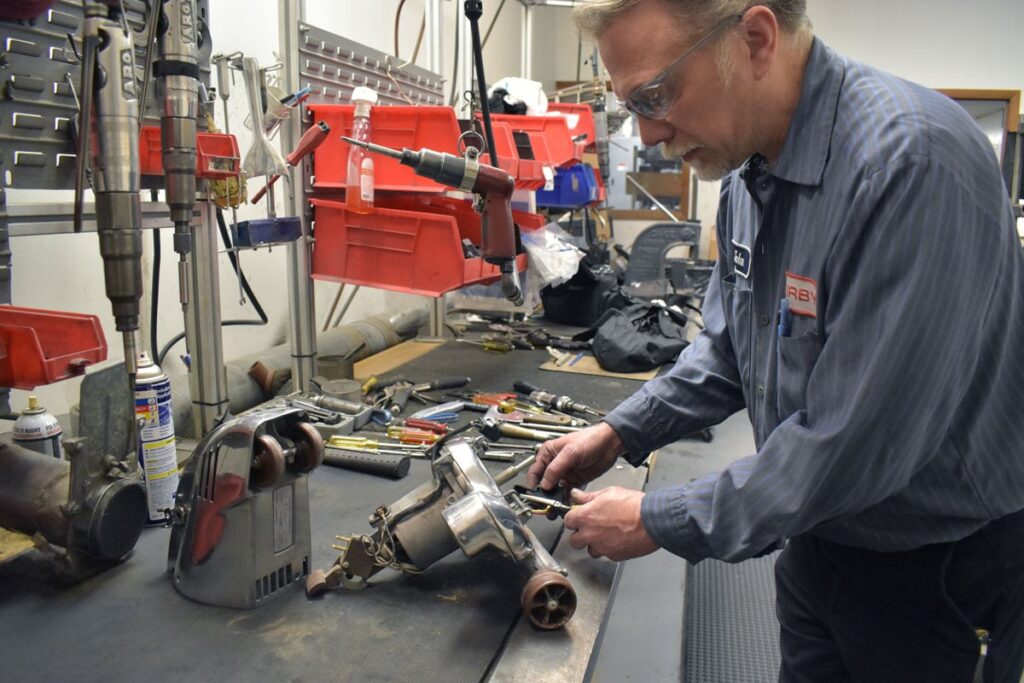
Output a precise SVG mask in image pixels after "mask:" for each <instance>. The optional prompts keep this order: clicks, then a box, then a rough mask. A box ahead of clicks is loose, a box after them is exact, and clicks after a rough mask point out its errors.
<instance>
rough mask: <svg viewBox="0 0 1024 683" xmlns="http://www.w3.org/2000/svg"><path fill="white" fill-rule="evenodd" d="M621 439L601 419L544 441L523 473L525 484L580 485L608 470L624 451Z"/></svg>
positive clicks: (532, 485) (541, 485)
mask: <svg viewBox="0 0 1024 683" xmlns="http://www.w3.org/2000/svg"><path fill="white" fill-rule="evenodd" d="M623 450H624V448H623V445H622V440H621V439H619V435H618V434H616V433H615V430H614V429H612V428H611V427H610V426H608V425H607V424H605V423H604V422H599V423H597V424H596V425H592V426H590V427H587V428H586V429H581V430H580V431H578V432H573V433H572V434H566V435H565V436H561V437H559V438H557V439H554V440H552V441H548V442H545V443H544V445H543V446H541V447H540V450H538V451H537V460H536V462H534V463H533V465H532V466H531V467H530V471H529V472H527V474H526V485H527V486H528V487H529V488H531V489H532V488H536V487H537V484H538V483H539V484H540V487H541V488H542V489H544V490H545V491H550V490H552V489H554V488H555V487H556V486H558V484H559V482H562V481H564V482H566V483H567V484H568V485H569V486H583V485H584V484H586V483H587V482H589V481H591V480H593V479H596V478H597V477H599V476H601V475H602V474H604V473H605V472H607V471H608V470H609V469H610V468H611V466H612V465H613V464H615V459H616V458H618V457H619V455H620V454H621V453H622V452H623Z"/></svg>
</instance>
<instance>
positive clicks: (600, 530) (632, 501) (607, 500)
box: [565, 486, 658, 562]
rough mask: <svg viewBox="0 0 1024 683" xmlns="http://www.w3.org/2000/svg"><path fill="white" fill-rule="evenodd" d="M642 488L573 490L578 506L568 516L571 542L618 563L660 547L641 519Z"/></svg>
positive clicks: (566, 520) (576, 546) (597, 555)
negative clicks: (640, 489) (571, 531)
mask: <svg viewBox="0 0 1024 683" xmlns="http://www.w3.org/2000/svg"><path fill="white" fill-rule="evenodd" d="M643 498H644V492H643V491H636V490H634V489H624V488H622V487H621V486H612V487H610V488H606V489H601V490H600V491H589V492H588V491H580V490H578V489H574V490H573V492H572V502H573V504H574V505H575V506H577V507H573V509H572V510H571V511H569V512H568V513H566V515H565V528H566V529H571V530H573V534H572V536H570V537H569V543H570V544H572V547H573V548H577V549H580V548H586V549H587V552H589V553H590V554H591V555H592V556H593V557H607V558H608V559H609V560H615V561H616V562H619V561H621V560H628V559H630V558H633V557H640V556H641V555H648V554H650V553H653V552H654V551H655V550H657V549H658V544H657V543H655V542H654V539H652V538H651V537H650V535H649V534H648V533H647V529H645V528H644V524H643V522H642V521H641V520H640V502H641V501H642V500H643Z"/></svg>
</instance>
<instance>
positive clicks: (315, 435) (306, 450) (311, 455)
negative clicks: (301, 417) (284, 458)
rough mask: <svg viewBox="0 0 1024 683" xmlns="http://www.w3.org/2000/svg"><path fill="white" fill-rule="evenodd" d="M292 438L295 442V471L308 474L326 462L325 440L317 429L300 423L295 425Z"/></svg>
mask: <svg viewBox="0 0 1024 683" xmlns="http://www.w3.org/2000/svg"><path fill="white" fill-rule="evenodd" d="M291 437H292V439H294V440H295V458H294V460H293V462H294V464H295V469H296V470H297V471H299V472H301V473H303V474H306V473H307V472H312V471H313V470H315V469H316V468H317V467H319V466H320V463H322V462H323V461H324V440H323V437H321V436H320V432H318V431H317V430H316V427H314V426H313V425H311V424H309V423H308V422H300V423H298V424H297V425H295V428H294V429H293V430H292V434H291Z"/></svg>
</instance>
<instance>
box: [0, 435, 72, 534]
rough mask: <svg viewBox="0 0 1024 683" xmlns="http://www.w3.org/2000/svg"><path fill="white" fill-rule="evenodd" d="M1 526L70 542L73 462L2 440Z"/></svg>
mask: <svg viewBox="0 0 1024 683" xmlns="http://www.w3.org/2000/svg"><path fill="white" fill-rule="evenodd" d="M0 471H2V472H3V476H2V477H0V526H2V527H4V528H5V529H13V530H15V531H20V532H21V533H23V534H28V535H29V536H32V535H34V534H37V533H38V534H40V535H42V537H43V538H45V539H46V540H47V541H49V542H50V543H53V544H54V545H59V546H64V547H66V546H67V543H68V518H67V517H66V516H65V514H64V512H63V510H62V509H61V506H62V505H64V504H66V503H67V502H68V490H69V487H70V481H71V466H70V465H69V464H68V463H67V462H66V461H64V460H59V459H57V458H52V457H49V456H46V455H43V454H42V453H37V452H36V451H31V450H29V449H27V448H23V447H22V446H21V445H18V444H14V443H3V442H0Z"/></svg>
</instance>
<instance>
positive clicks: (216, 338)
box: [184, 202, 228, 437]
mask: <svg viewBox="0 0 1024 683" xmlns="http://www.w3.org/2000/svg"><path fill="white" fill-rule="evenodd" d="M200 213H201V215H202V218H201V220H200V221H199V223H198V224H197V223H195V222H193V223H192V225H191V241H192V250H191V252H190V253H189V254H188V255H187V257H186V263H187V279H186V286H187V288H188V289H187V298H188V303H187V304H185V306H184V308H185V343H186V345H187V347H188V353H189V356H190V357H191V366H190V371H189V378H190V385H191V397H192V421H193V425H194V432H193V433H194V434H196V435H198V436H200V437H202V436H203V435H205V434H206V433H207V432H209V431H210V430H211V429H213V428H214V426H215V425H216V424H217V422H218V420H219V418H221V417H222V416H223V415H224V413H225V412H226V411H227V408H228V390H227V377H226V374H225V370H224V345H223V340H222V337H221V315H220V277H219V270H218V257H217V238H216V229H215V228H214V220H213V216H214V212H213V208H212V207H211V205H210V204H209V203H208V202H202V203H201V204H200Z"/></svg>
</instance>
